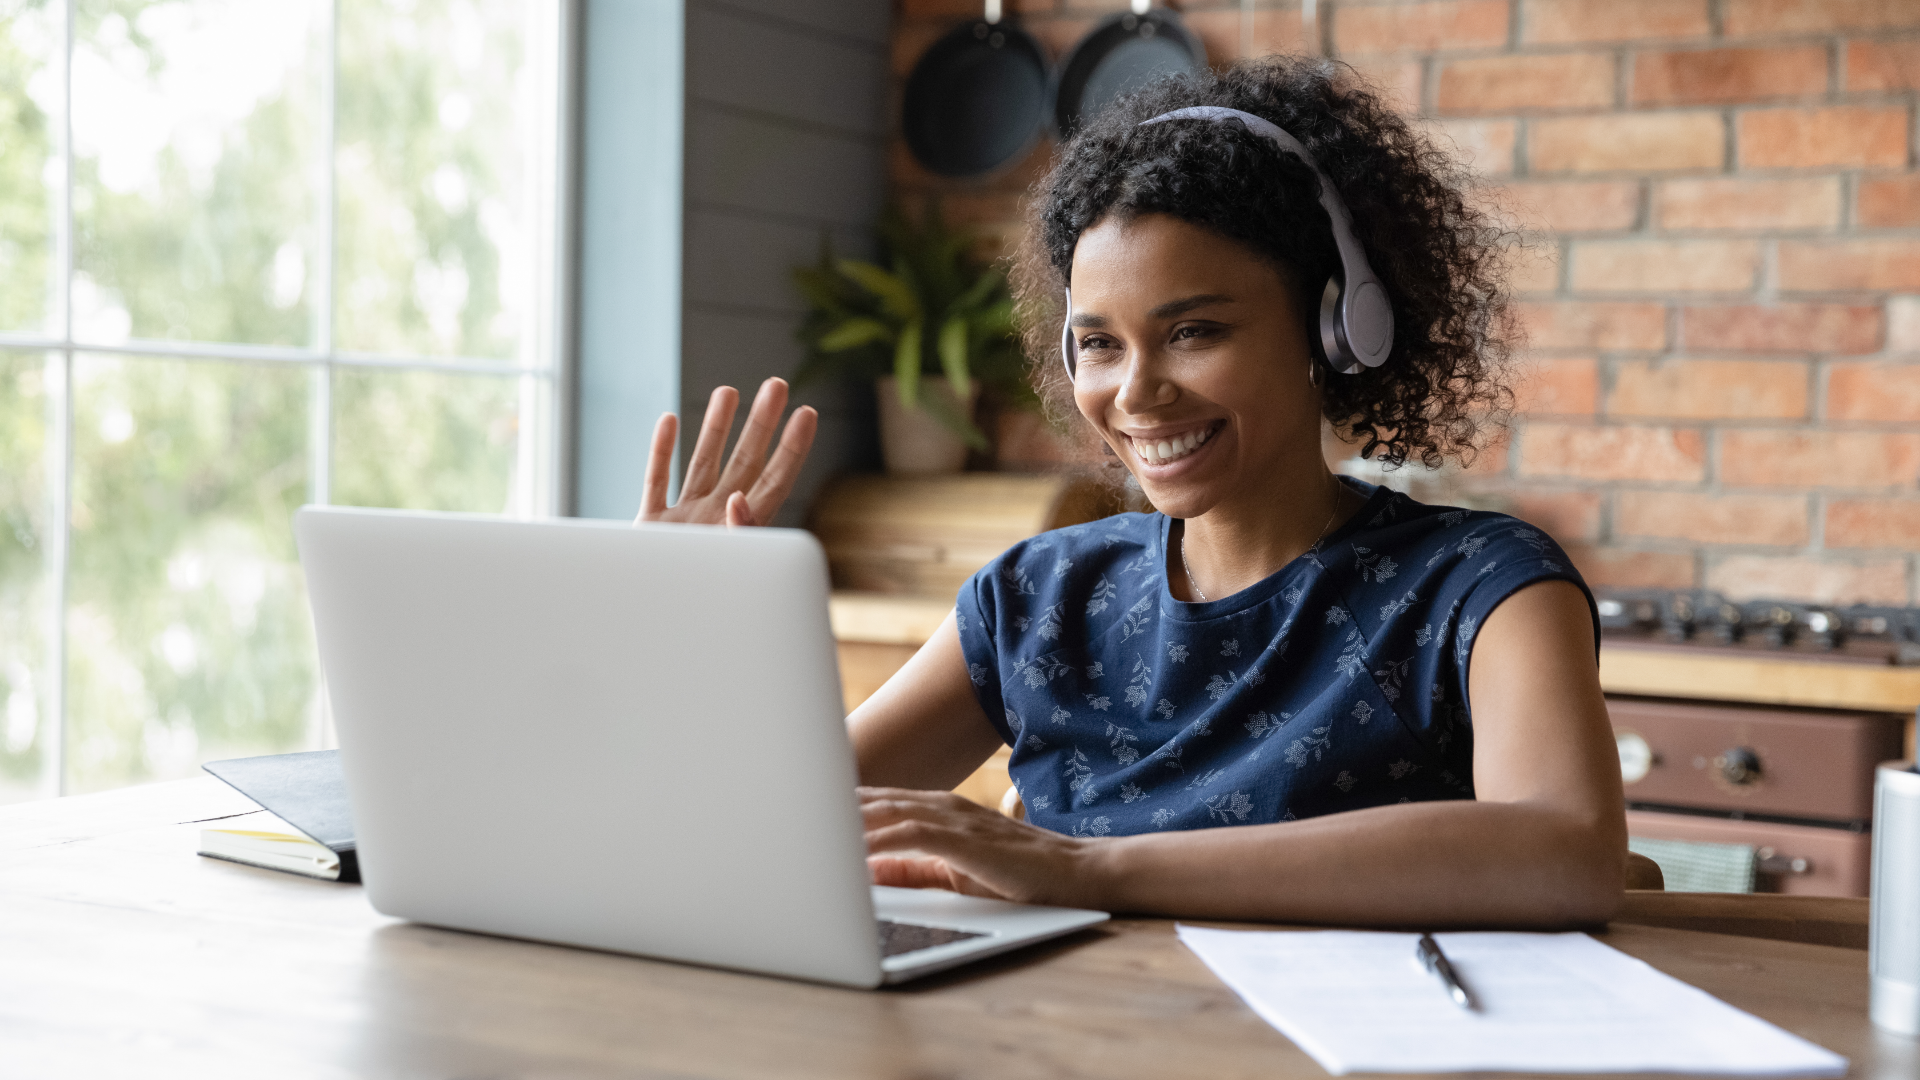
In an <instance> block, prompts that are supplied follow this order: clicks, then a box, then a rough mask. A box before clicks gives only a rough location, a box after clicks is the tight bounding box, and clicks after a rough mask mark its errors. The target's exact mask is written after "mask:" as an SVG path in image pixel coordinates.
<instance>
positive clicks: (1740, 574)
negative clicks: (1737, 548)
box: [1707, 555, 1907, 604]
mask: <svg viewBox="0 0 1920 1080" xmlns="http://www.w3.org/2000/svg"><path fill="white" fill-rule="evenodd" d="M1707 588H1709V589H1713V590H1715V591H1716V592H1720V593H1724V594H1726V596H1727V598H1728V599H1730V600H1798V601H1800V602H1802V603H1808V604H1905V603H1906V602H1907V565H1906V560H1905V559H1904V558H1892V559H1871V560H1866V561H1863V562H1841V561H1839V560H1834V559H1818V558H1808V557H1805V556H1796V555H1722V556H1720V557H1719V558H1717V559H1715V560H1714V562H1713V565H1712V566H1711V567H1709V568H1708V570H1707Z"/></svg>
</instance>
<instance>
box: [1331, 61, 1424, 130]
mask: <svg viewBox="0 0 1920 1080" xmlns="http://www.w3.org/2000/svg"><path fill="white" fill-rule="evenodd" d="M1342 59H1343V60H1344V61H1345V62H1346V63H1347V64H1348V65H1350V66H1352V68H1353V69H1354V70H1355V71H1357V72H1359V73H1360V78H1361V80H1362V81H1363V82H1364V83H1366V84H1367V86H1368V87H1370V88H1371V89H1372V90H1373V91H1374V92H1375V93H1377V94H1379V95H1380V96H1381V97H1382V98H1383V99H1384V100H1385V101H1386V103H1387V104H1388V105H1389V106H1391V107H1393V108H1395V109H1398V110H1399V111H1401V112H1403V113H1406V114H1407V115H1409V116H1412V115H1415V114H1417V113H1419V111H1420V100H1421V97H1420V95H1421V92H1422V90H1423V88H1424V87H1425V86H1426V81H1427V78H1426V67H1425V66H1424V65H1422V64H1421V63H1420V61H1418V60H1410V59H1408V58H1407V57H1404V56H1349V57H1342Z"/></svg>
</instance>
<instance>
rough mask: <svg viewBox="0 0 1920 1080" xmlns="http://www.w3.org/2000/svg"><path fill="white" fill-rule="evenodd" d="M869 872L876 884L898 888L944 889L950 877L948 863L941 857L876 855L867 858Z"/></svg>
mask: <svg viewBox="0 0 1920 1080" xmlns="http://www.w3.org/2000/svg"><path fill="white" fill-rule="evenodd" d="M867 872H868V873H870V874H872V875H873V883H874V884H875V885H891V886H893V887H894V888H896V889H944V888H946V887H947V883H948V881H949V880H951V879H950V877H949V876H948V874H947V864H946V863H945V862H944V861H942V860H940V859H917V858H913V857H910V856H900V855H874V856H872V857H870V858H868V859H867Z"/></svg>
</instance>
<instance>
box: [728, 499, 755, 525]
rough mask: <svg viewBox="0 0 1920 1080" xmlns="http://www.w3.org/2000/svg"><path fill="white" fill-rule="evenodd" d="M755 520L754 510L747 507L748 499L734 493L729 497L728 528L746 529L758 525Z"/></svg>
mask: <svg viewBox="0 0 1920 1080" xmlns="http://www.w3.org/2000/svg"><path fill="white" fill-rule="evenodd" d="M758 524H759V522H757V521H755V520H754V519H753V509H752V508H751V507H749V506H748V505H747V497H746V496H745V495H742V494H740V493H739V492H737V491H736V492H734V493H733V494H731V495H729V496H727V528H729V529H746V528H751V527H752V526H755V525H758Z"/></svg>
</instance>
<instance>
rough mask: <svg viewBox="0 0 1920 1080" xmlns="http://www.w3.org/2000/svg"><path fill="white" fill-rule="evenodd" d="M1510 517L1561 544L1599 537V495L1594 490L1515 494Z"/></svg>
mask: <svg viewBox="0 0 1920 1080" xmlns="http://www.w3.org/2000/svg"><path fill="white" fill-rule="evenodd" d="M1509 498H1510V500H1511V501H1512V503H1513V515H1514V516H1515V517H1517V518H1519V519H1520V520H1522V521H1525V522H1527V523H1529V524H1532V525H1538V526H1539V527H1540V528H1542V529H1545V530H1546V531H1547V535H1548V536H1551V537H1553V538H1554V539H1555V540H1558V541H1560V542H1561V543H1562V544H1567V543H1576V542H1579V541H1582V540H1593V539H1594V538H1596V537H1598V536H1599V535H1600V494H1599V493H1598V492H1593V491H1516V492H1513V493H1512V494H1511V495H1510V496H1509Z"/></svg>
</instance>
